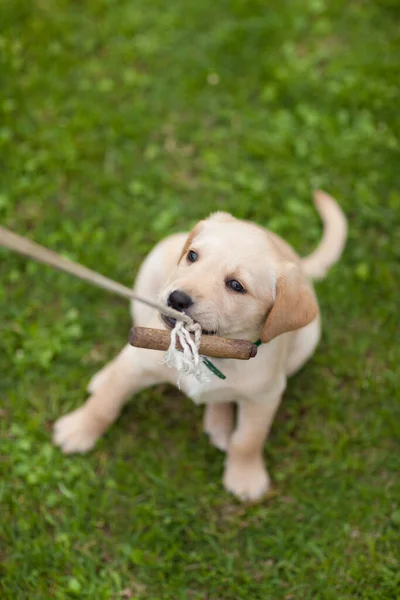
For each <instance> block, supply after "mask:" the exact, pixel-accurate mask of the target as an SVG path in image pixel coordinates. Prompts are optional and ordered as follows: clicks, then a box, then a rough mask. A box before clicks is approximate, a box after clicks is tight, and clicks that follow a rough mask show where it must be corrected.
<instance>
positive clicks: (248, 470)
mask: <svg viewBox="0 0 400 600" xmlns="http://www.w3.org/2000/svg"><path fill="white" fill-rule="evenodd" d="M223 481H224V486H225V488H226V489H227V490H228V491H229V492H232V494H234V495H235V496H236V497H237V498H239V500H242V501H243V502H255V501H256V500H261V498H263V496H265V494H266V493H267V492H268V490H269V488H270V485H271V484H270V479H269V476H268V473H267V471H266V470H265V467H264V465H263V463H262V461H256V462H254V461H253V462H249V463H246V462H245V461H243V462H242V461H241V462H238V461H231V460H229V459H228V461H227V465H226V467H225V473H224V480H223Z"/></svg>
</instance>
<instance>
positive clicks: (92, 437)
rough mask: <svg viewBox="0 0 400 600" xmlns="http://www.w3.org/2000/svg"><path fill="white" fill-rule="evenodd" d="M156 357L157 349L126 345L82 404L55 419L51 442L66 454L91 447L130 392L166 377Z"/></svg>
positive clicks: (110, 422)
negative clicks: (140, 348) (143, 348)
mask: <svg viewBox="0 0 400 600" xmlns="http://www.w3.org/2000/svg"><path fill="white" fill-rule="evenodd" d="M143 353H144V354H143ZM159 361H160V353H158V352H154V351H152V350H144V351H143V350H139V349H138V348H133V347H132V346H126V347H125V348H124V349H123V350H122V351H121V352H120V354H119V355H118V356H117V357H116V358H115V359H114V360H113V361H112V362H111V363H109V364H108V365H107V366H106V367H105V369H104V370H102V372H101V375H102V376H101V378H100V379H99V380H98V382H97V384H96V386H95V389H94V390H93V394H92V395H91V396H90V397H89V398H88V400H87V401H86V402H85V404H84V405H83V406H81V407H80V408H78V409H77V410H74V411H73V412H71V413H69V414H68V415H65V416H64V417H61V419H58V421H56V423H55V425H54V436H53V441H54V443H55V444H56V445H57V446H60V448H61V449H62V451H63V452H65V453H66V454H71V453H73V452H87V451H88V450H90V449H91V448H93V446H94V445H95V443H96V441H97V439H98V438H99V437H100V436H101V435H102V433H104V431H105V430H106V429H107V428H108V427H109V426H110V425H111V424H112V423H113V422H114V421H115V420H116V419H117V417H118V415H119V413H120V411H121V409H122V407H123V405H124V404H125V402H126V401H127V400H128V399H129V397H130V396H131V395H132V394H134V393H135V392H138V391H139V390H140V389H142V388H144V387H148V386H151V385H154V384H156V383H161V382H164V381H167V380H168V373H166V367H164V366H163V365H160V364H159Z"/></svg>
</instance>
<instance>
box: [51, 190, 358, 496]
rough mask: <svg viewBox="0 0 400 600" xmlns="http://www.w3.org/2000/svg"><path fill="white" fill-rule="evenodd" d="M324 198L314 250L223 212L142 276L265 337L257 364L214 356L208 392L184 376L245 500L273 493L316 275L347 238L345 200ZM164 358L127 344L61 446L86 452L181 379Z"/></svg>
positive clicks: (62, 428)
mask: <svg viewBox="0 0 400 600" xmlns="http://www.w3.org/2000/svg"><path fill="white" fill-rule="evenodd" d="M314 200H315V204H316V207H317V210H318V211H319V213H320V215H321V217H322V220H323V222H324V233H323V237H322V240H321V242H320V244H319V246H318V248H317V249H316V250H315V251H314V252H313V254H311V255H310V256H308V257H307V258H303V259H301V258H299V257H298V256H297V255H296V253H295V252H294V251H293V249H292V248H291V247H290V246H289V245H288V244H287V243H286V242H284V241H283V240H282V239H280V238H279V237H278V236H277V235H275V234H273V233H271V232H270V231H267V230H265V229H263V228H262V227H259V226H258V225H255V224H253V223H250V222H246V221H242V220H239V219H236V218H234V217H233V216H231V215H229V214H227V213H223V212H217V213H215V214H213V215H211V216H210V217H209V218H208V219H206V220H204V221H200V222H199V223H198V224H197V225H196V226H195V227H194V229H193V230H192V231H191V232H190V233H189V234H187V233H181V234H176V235H172V236H171V237H168V238H167V239H165V240H164V241H162V242H160V243H159V244H158V245H157V246H156V247H155V248H154V249H153V250H152V252H151V253H150V254H149V255H148V256H147V258H146V259H145V261H144V262H143V264H142V266H141V268H140V271H139V274H138V276H137V281H136V284H135V291H136V292H137V293H138V294H140V295H141V296H144V297H148V298H158V299H159V301H160V302H161V303H163V304H164V305H169V306H172V307H173V308H175V309H177V310H179V311H184V312H185V313H187V314H188V315H190V317H191V318H192V319H194V321H196V322H197V323H200V325H201V327H202V329H203V332H204V333H205V334H218V335H220V336H223V337H225V338H241V339H246V340H253V341H256V340H258V339H259V338H260V339H261V341H262V342H263V344H262V345H261V346H260V347H259V350H258V354H257V356H256V357H255V358H253V359H251V360H249V361H239V360H231V359H215V360H214V359H213V362H214V364H215V366H216V367H217V368H218V369H219V370H220V371H221V372H222V373H223V374H224V375H225V376H226V379H224V380H222V379H220V378H218V377H216V376H215V375H213V374H211V373H210V376H211V377H212V383H211V385H210V387H208V388H207V389H205V388H204V386H202V385H201V384H200V383H198V382H197V380H196V379H194V377H193V376H187V377H184V378H183V379H182V380H181V389H182V391H183V392H184V393H185V394H186V395H187V396H189V398H191V399H192V400H194V402H196V403H202V404H205V405H206V406H205V415H204V431H205V432H206V433H207V434H208V435H209V437H210V440H211V442H212V444H214V446H216V447H217V448H219V449H220V450H222V451H224V452H226V462H225V471H224V477H223V482H224V486H225V488H226V489H227V490H229V491H230V492H232V493H233V494H234V495H235V496H237V497H238V498H240V499H241V500H246V501H255V500H258V499H260V498H261V497H262V496H263V495H264V494H266V492H268V489H269V487H270V479H269V476H268V473H267V470H266V468H265V465H264V460H263V447H264V443H265V440H266V438H267V435H268V432H269V430H270V427H271V424H272V421H273V418H274V415H275V413H276V410H277V408H278V406H279V403H280V401H281V398H282V394H283V392H284V390H285V387H286V380H287V378H288V377H289V376H290V375H292V374H293V373H295V372H296V371H297V370H298V369H300V368H301V367H302V366H303V365H304V363H305V362H306V361H307V360H308V359H309V358H310V356H311V355H312V354H313V352H314V350H315V348H316V346H317V344H318V341H319V337H320V317H319V311H318V304H317V299H316V296H315V293H314V291H313V288H312V285H311V283H310V279H312V278H314V279H317V278H321V277H323V276H324V275H325V273H326V272H327V270H328V269H329V267H330V266H332V265H333V264H334V263H335V262H336V261H337V260H338V259H339V257H340V255H341V253H342V250H343V248H344V245H345V239H346V233H347V226H346V219H345V217H344V215H343V213H342V211H341V209H340V208H339V206H338V205H337V203H336V202H335V201H334V200H333V198H331V197H330V196H328V195H327V194H325V193H323V192H320V191H319V192H316V193H315V197H314ZM132 316H133V319H134V321H135V323H136V325H139V326H148V327H160V315H158V314H157V313H156V311H155V310H154V309H151V308H149V307H147V306H145V305H143V304H139V303H135V302H133V304H132ZM161 323H162V324H163V326H164V327H165V328H171V327H173V326H174V324H175V323H174V321H173V320H172V319H170V318H168V317H166V316H162V315H161ZM162 356H163V354H162V353H160V352H158V351H154V350H144V349H139V348H133V347H131V346H129V345H128V346H126V347H125V348H123V350H122V351H121V352H120V354H118V356H117V357H116V358H114V360H112V361H111V362H110V363H109V364H107V365H106V366H105V367H104V368H103V369H102V370H101V371H100V372H98V373H97V374H96V375H95V376H94V377H93V378H92V380H91V382H90V384H89V388H88V390H89V393H90V394H91V395H90V397H89V399H88V400H87V401H86V402H85V404H84V405H83V406H82V407H81V408H78V409H77V410H75V411H73V412H71V413H70V414H68V415H66V416H64V417H62V418H61V419H59V420H58V421H57V422H56V424H55V428H54V442H55V444H57V445H58V446H60V448H61V449H62V450H63V452H65V453H67V454H69V453H73V452H86V451H88V450H90V449H91V448H93V446H94V445H95V443H96V440H97V439H98V438H99V436H100V435H101V434H102V433H103V432H104V431H105V430H106V429H107V428H108V427H109V426H110V425H111V423H113V422H114V421H115V420H116V418H117V417H118V415H119V413H120V411H121V409H122V407H123V405H124V404H125V402H126V401H127V400H128V399H129V398H130V397H131V396H132V395H133V394H134V393H137V392H139V391H140V390H141V389H143V388H146V387H148V386H151V385H155V384H159V383H163V382H169V383H172V384H176V380H177V373H176V372H175V371H174V370H171V369H169V368H168V367H167V366H166V365H164V364H161V362H160V361H161V359H162ZM234 403H236V404H237V407H238V412H237V419H236V422H235V419H234Z"/></svg>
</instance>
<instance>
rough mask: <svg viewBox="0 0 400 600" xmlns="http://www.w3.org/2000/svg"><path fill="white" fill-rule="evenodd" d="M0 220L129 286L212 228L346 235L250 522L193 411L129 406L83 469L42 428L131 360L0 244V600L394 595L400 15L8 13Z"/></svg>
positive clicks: (201, 7) (155, 402)
mask: <svg viewBox="0 0 400 600" xmlns="http://www.w3.org/2000/svg"><path fill="white" fill-rule="evenodd" d="M1 13H2V14H1V15H0V23H1V33H0V57H1V61H2V64H1V65H0V78H1V98H0V108H1V113H2V116H1V124H0V143H1V163H2V167H1V180H0V186H1V192H0V220H1V222H2V223H3V224H5V225H6V226H8V227H10V228H11V229H14V230H15V231H17V232H18V233H21V234H26V235H28V236H30V237H31V238H33V239H35V240H36V241H38V242H39V243H42V244H44V245H47V246H49V247H51V248H53V249H55V250H57V251H60V252H64V253H65V254H67V255H68V256H70V257H71V258H73V259H76V260H78V261H79V262H82V263H84V264H86V265H88V266H90V267H93V268H94V269H97V270H99V271H101V272H103V273H104V274H106V275H109V276H110V277H112V278H114V279H116V280H118V281H121V282H123V283H125V284H128V285H130V284H131V282H132V281H133V279H134V276H135V273H136V271H137V268H138V266H139V264H140V262H141V260H142V259H143V257H144V256H145V254H146V253H147V252H148V251H149V250H150V248H151V247H152V246H153V245H154V244H155V243H156V242H157V241H158V240H160V239H161V238H162V237H164V236H165V235H166V234H168V233H170V232H172V231H179V230H182V229H187V228H189V227H191V226H192V225H193V224H194V223H195V222H196V221H197V220H198V219H200V218H202V217H204V216H205V215H207V214H208V213H209V212H211V211H214V210H216V209H219V210H227V211H230V212H232V213H233V214H235V215H236V216H239V217H245V218H249V219H252V220H255V221H256V222H258V223H260V224H262V225H266V226H269V227H271V228H272V229H273V230H274V231H276V232H277V233H279V234H281V235H282V236H284V237H285V238H286V239H287V240H288V241H290V242H291V243H292V244H293V245H294V246H295V247H296V248H297V249H298V250H299V251H300V252H301V253H303V254H306V253H307V252H309V251H310V250H311V249H312V248H313V247H314V245H315V244H316V243H317V241H318V239H319V237H320V235H321V224H320V222H319V219H318V216H317V214H316V212H315V210H314V208H313V206H312V202H311V190H312V189H313V188H315V187H322V188H323V189H325V190H326V191H328V192H329V193H331V194H333V195H334V196H335V197H336V198H337V199H338V201H339V202H340V204H341V205H342V207H343V208H344V210H345V211H346V214H347V216H348V218H349V225H350V231H349V241H348V246H347V249H346V252H345V255H344V257H343V259H342V261H341V262H340V264H339V265H337V266H336V267H335V268H334V269H333V270H332V272H331V273H330V275H329V277H328V278H327V279H326V280H325V281H323V282H320V283H318V285H317V291H318V295H319V298H320V302H321V307H322V314H323V315H324V323H325V328H324V338H323V341H322V343H321V345H320V347H319V349H318V352H317V353H316V355H315V357H314V358H313V359H312V360H311V361H310V363H309V364H308V365H307V367H306V368H305V369H303V371H302V372H301V373H300V374H298V375H297V376H296V377H295V378H293V379H292V380H291V381H290V383H289V386H288V390H287V393H286V396H285V400H284V402H283V404H282V406H281V409H280V411H279V414H278V416H277V419H276V421H275V424H274V427H273V431H272V433H271V437H270V440H269V442H268V444H267V446H266V450H265V454H266V460H267V464H268V466H269V470H270V473H271V475H272V477H273V479H274V484H275V493H274V497H273V498H271V499H269V500H267V501H265V502H263V503H261V504H259V505H257V506H252V507H248V506H243V505H241V504H239V503H238V502H236V501H235V500H234V499H233V498H232V497H231V496H229V495H228V494H227V493H226V492H225V491H224V489H223V487H222V484H221V475H222V467H223V456H222V454H221V453H219V452H218V451H217V450H215V449H214V448H211V447H210V446H209V445H208V442H207V440H206V438H205V436H204V435H203V434H202V431H201V414H202V410H201V408H200V407H196V406H194V405H193V404H192V403H191V402H190V401H189V400H186V399H185V398H184V397H183V396H182V395H181V394H180V393H179V392H178V391H177V390H175V389H173V388H170V387H162V388H157V389H152V390H149V391H146V392H144V393H141V394H140V395H139V396H138V397H137V398H136V399H135V401H134V402H132V403H131V404H130V405H129V406H128V407H127V409H126V410H125V411H124V414H123V416H122V418H121V419H120V420H119V422H118V423H117V424H116V425H115V426H114V427H113V428H112V429H111V430H110V431H109V432H108V433H107V435H106V436H105V438H103V439H102V440H101V441H100V442H99V444H98V446H97V447H96V449H95V450H94V451H93V452H92V453H90V454H89V455H87V456H79V457H64V456H63V455H61V453H60V452H59V451H58V450H57V449H56V448H54V447H53V446H52V444H51V425H52V422H53V421H54V420H55V419H56V418H57V417H58V416H60V415H62V414H64V413H66V412H67V411H69V410H71V409H73V408H74V407H77V406H79V405H80V404H81V403H82V401H83V398H84V396H85V386H86V384H87V382H88V380H89V378H90V376H91V375H92V374H93V373H94V372H95V371H96V370H97V369H98V368H99V367H100V366H102V365H103V364H104V362H105V361H107V360H109V359H110V358H111V357H112V356H113V355H114V353H115V352H116V351H117V350H119V348H120V347H121V346H122V345H123V344H124V343H125V340H126V338H127V334H128V330H129V328H130V320H129V315H128V306H127V303H125V302H124V301H123V300H120V299H118V298H116V297H114V296H110V295H108V294H106V293H105V292H104V293H103V292H101V291H99V290H96V289H94V288H91V287H90V286H88V285H86V284H84V283H81V282H79V281H77V280H74V279H72V278H70V277H68V276H67V275H63V274H59V273H57V272H55V271H52V270H51V269H49V268H46V267H43V266H40V265H37V264H34V263H30V262H28V261H26V260H24V259H22V258H20V257H18V256H16V255H13V254H11V253H9V252H6V251H5V250H0V269H1V288H0V350H1V354H0V356H1V361H0V363H1V375H0V392H1V404H0V435H1V438H0V471H1V480H0V505H1V510H0V563H1V564H0V598H1V599H2V600H22V599H29V600H47V599H50V598H54V599H61V598H88V599H92V600H103V599H111V598H112V599H113V600H117V599H124V598H125V599H128V600H129V599H131V600H133V599H137V600H139V599H140V600H142V599H146V600H186V599H187V600H206V599H208V600H258V599H260V600H280V599H282V600H309V599H310V600H311V599H313V600H314V599H323V600H338V599H340V600H341V599H350V598H358V599H363V600H370V599H371V600H372V599H374V600H375V599H376V600H394V599H396V598H397V599H399V598H400V565H399V560H400V477H399V471H400V453H399V439H400V425H399V424H400V419H399V417H400V414H399V413H400V411H399V370H398V365H399V363H400V345H399V344H398V337H399V324H398V318H399V316H398V315H399V281H400V237H399V232H400V166H399V165H400V144H399V137H398V136H399V132H400V116H399V115H400V111H399V91H400V83H399V82H400V69H399V64H400V26H399V23H400V21H399V17H400V9H399V4H398V2H396V1H395V0H382V1H381V2H379V3H370V2H366V1H363V0H359V1H354V2H345V1H344V0H312V1H310V2H300V0H292V1H289V0H283V1H281V2H271V1H270V2H262V1H261V0H248V1H247V2H245V1H244V0H233V1H230V2H228V1H226V0H221V1H220V2H216V1H215V0H213V1H211V0H193V1H191V2H188V1H187V0H174V1H173V2H169V3H168V2H161V0H135V1H132V0H115V1H113V0H92V1H90V2H83V1H82V0H81V1H76V0H75V1H72V0H71V1H68V0H59V1H58V2H56V1H55V0H38V1H37V2H32V1H31V0H13V1H12V2H11V1H9V2H4V3H2V7H1Z"/></svg>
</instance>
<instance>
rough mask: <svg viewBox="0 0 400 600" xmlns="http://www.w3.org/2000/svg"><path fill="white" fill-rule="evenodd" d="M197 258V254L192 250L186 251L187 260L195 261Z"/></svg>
mask: <svg viewBox="0 0 400 600" xmlns="http://www.w3.org/2000/svg"><path fill="white" fill-rule="evenodd" d="M198 258H199V255H198V254H197V252H195V251H194V250H189V252H188V253H187V259H188V261H189V262H196V260H197V259H198Z"/></svg>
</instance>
